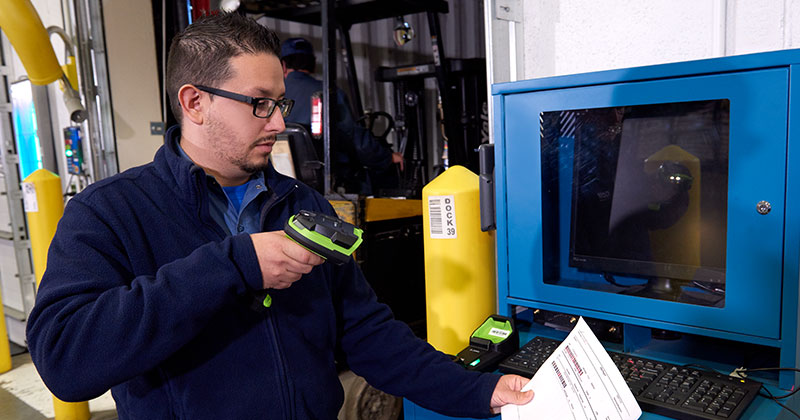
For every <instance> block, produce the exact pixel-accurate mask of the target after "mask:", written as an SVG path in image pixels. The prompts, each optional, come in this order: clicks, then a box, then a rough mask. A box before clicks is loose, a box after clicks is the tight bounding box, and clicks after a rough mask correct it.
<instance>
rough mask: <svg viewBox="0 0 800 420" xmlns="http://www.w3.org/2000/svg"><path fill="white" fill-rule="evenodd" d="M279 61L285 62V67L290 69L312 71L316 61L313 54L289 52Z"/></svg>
mask: <svg viewBox="0 0 800 420" xmlns="http://www.w3.org/2000/svg"><path fill="white" fill-rule="evenodd" d="M281 61H283V62H284V63H286V68H288V69H292V70H305V71H307V72H310V73H313V72H314V67H316V65H317V61H316V59H315V58H314V56H313V55H309V54H290V55H287V56H286V57H283V58H281Z"/></svg>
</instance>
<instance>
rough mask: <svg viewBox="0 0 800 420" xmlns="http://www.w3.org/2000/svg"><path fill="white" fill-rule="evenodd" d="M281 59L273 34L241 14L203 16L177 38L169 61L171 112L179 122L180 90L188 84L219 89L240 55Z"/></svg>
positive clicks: (180, 117) (168, 75) (173, 40)
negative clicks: (266, 55) (259, 55)
mask: <svg viewBox="0 0 800 420" xmlns="http://www.w3.org/2000/svg"><path fill="white" fill-rule="evenodd" d="M260 53H267V54H272V55H274V56H275V57H280V40H279V39H278V36H277V35H276V34H275V32H274V31H272V30H271V29H269V28H267V27H265V26H263V25H261V24H259V23H258V22H256V21H255V20H253V19H251V18H249V17H246V16H242V15H240V14H238V13H219V14H216V15H211V16H206V17H202V18H200V19H198V20H196V21H195V22H194V23H192V24H191V25H189V26H188V27H187V28H186V29H184V30H183V31H181V32H180V33H178V34H177V35H175V37H174V38H173V39H172V44H171V45H170V48H169V57H168V58H167V74H166V78H165V79H166V86H167V95H168V96H169V99H170V101H169V104H170V107H171V109H172V113H173V114H174V115H175V118H176V119H177V120H178V122H179V123H180V122H181V120H182V114H181V105H180V103H179V102H178V90H179V89H180V88H181V86H183V85H185V84H197V85H205V86H212V87H216V86H218V85H219V83H220V82H222V81H225V80H227V79H228V78H230V77H231V67H230V59H231V58H233V57H236V56H238V55H241V54H260Z"/></svg>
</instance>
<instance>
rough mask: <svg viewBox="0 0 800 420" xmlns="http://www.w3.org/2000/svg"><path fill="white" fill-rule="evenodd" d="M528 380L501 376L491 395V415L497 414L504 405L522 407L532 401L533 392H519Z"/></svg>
mask: <svg viewBox="0 0 800 420" xmlns="http://www.w3.org/2000/svg"><path fill="white" fill-rule="evenodd" d="M529 381H530V379H528V378H523V377H522V376H519V375H503V376H502V377H501V378H500V381H498V382H497V386H495V387H494V392H493V393H492V403H491V408H492V414H499V413H500V407H502V406H504V405H506V404H516V405H523V404H527V403H528V402H529V401H530V400H532V399H533V390H529V391H525V392H520V390H521V389H522V387H524V386H525V385H526V384H527V383H528V382H529Z"/></svg>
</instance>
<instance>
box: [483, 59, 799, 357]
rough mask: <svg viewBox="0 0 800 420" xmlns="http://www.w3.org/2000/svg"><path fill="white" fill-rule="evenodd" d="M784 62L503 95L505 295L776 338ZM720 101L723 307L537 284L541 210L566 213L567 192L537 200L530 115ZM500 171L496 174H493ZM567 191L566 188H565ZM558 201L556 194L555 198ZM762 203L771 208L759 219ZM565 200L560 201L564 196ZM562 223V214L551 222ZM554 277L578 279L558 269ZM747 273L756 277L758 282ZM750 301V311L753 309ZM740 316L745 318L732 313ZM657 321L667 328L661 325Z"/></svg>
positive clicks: (744, 336) (737, 335)
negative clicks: (725, 119) (725, 148)
mask: <svg viewBox="0 0 800 420" xmlns="http://www.w3.org/2000/svg"><path fill="white" fill-rule="evenodd" d="M788 77H789V71H788V69H786V68H779V69H767V70H756V71H745V72H735V73H728V74H722V75H712V76H697V77H684V78H673V79H662V80H653V81H642V82H634V83H611V84H603V85H594V86H586V87H577V88H570V89H556V90H543V91H534V92H526V93H515V94H513V95H508V96H505V97H504V98H503V109H504V112H503V115H504V121H505V123H506V124H505V127H504V134H503V137H502V139H504V145H505V147H504V155H503V157H502V162H503V163H502V164H500V165H498V167H500V168H501V170H504V171H505V173H504V174H503V176H504V179H503V180H502V181H501V182H502V183H504V184H505V185H506V195H505V200H506V214H505V216H506V220H507V223H508V224H507V226H508V228H507V230H506V231H505V233H506V235H499V236H498V237H499V238H501V239H502V236H505V238H506V243H507V250H508V274H507V278H506V282H507V287H508V298H509V299H520V300H525V301H526V303H525V304H526V305H537V304H558V305H562V306H569V307H572V308H579V309H583V310H592V311H599V312H604V313H609V314H613V317H614V318H616V319H623V317H635V318H636V322H637V324H638V325H646V326H652V327H658V328H668V329H672V330H676V329H677V330H681V331H686V332H694V333H700V334H711V335H715V336H721V337H726V338H734V339H739V340H745V341H755V342H763V340H761V339H762V338H767V339H778V338H780V329H779V326H780V297H781V293H780V292H781V283H782V281H781V280H782V279H781V265H780V263H779V261H778V259H779V258H780V256H781V254H782V247H783V217H784V214H783V208H784V190H785V185H784V180H785V176H786V168H785V156H786V128H787V112H786V110H787V106H788V95H787V87H788ZM718 98H725V99H728V100H729V101H730V108H731V109H730V151H729V183H728V184H729V189H728V206H727V209H728V216H727V217H728V229H727V239H728V241H727V244H719V246H726V247H727V257H728V258H727V273H726V274H727V276H726V282H727V290H726V294H727V296H726V300H725V306H724V307H723V308H717V307H704V306H698V305H686V304H682V303H678V302H669V301H662V300H653V299H646V298H632V297H631V296H627V295H622V294H614V293H604V292H598V291H593V290H585V289H581V288H570V287H563V286H560V285H558V284H545V283H544V282H543V273H542V270H543V267H544V264H543V261H542V255H543V253H544V252H545V250H544V249H543V244H542V231H543V227H542V217H541V212H542V209H541V206H542V205H544V204H549V205H558V207H559V208H560V209H565V210H566V211H567V212H568V211H569V209H570V203H569V197H568V196H567V197H566V198H564V199H562V200H560V201H562V202H561V203H544V202H543V200H542V191H541V183H538V182H531V179H532V175H533V179H536V177H535V174H538V173H541V171H542V168H541V166H540V163H541V162H540V159H539V157H540V156H541V150H540V137H541V136H540V130H539V127H538V125H539V124H538V122H539V115H540V114H541V113H543V112H547V111H554V110H561V109H564V108H565V105H566V106H567V107H570V108H597V107H617V106H630V105H639V104H649V103H652V102H653V101H654V100H657V101H659V102H663V103H667V102H688V101H697V100H703V99H718ZM498 175H499V174H498ZM567 195H568V194H567ZM562 198H563V197H562ZM761 200H767V201H769V202H770V203H771V205H772V211H771V212H770V213H769V214H767V215H760V214H759V213H758V212H757V211H756V204H757V203H758V202H759V201H761ZM564 201H565V202H564ZM560 220H561V221H562V223H564V224H567V223H566V222H567V221H568V220H569V218H568V217H562V218H561V219H560ZM568 230H569V226H565V227H562V228H561V231H562V236H563V238H562V240H561V241H559V246H560V247H561V248H563V249H561V252H560V254H561V255H565V254H567V249H566V248H567V246H568V245H569V240H568V238H567V237H566V234H567V232H568ZM561 271H562V273H561V276H562V277H563V278H577V277H580V276H582V274H581V273H579V272H578V270H576V269H563V268H562V270H561ZM755 279H758V280H757V281H756V280H755ZM754 307H758V308H759V310H758V311H757V312H755V313H753V312H752V309H753V308H754ZM743 313H749V314H750V315H749V316H746V317H742V316H739V315H741V314H743ZM665 321H666V322H668V323H669V325H665Z"/></svg>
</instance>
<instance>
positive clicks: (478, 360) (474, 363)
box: [469, 359, 481, 366]
mask: <svg viewBox="0 0 800 420" xmlns="http://www.w3.org/2000/svg"><path fill="white" fill-rule="evenodd" d="M480 362H481V359H475V360H473V361H472V363H470V364H469V365H470V366H475V365H477V364H478V363H480Z"/></svg>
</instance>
